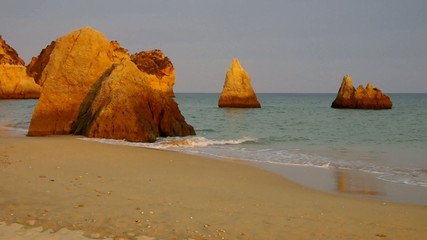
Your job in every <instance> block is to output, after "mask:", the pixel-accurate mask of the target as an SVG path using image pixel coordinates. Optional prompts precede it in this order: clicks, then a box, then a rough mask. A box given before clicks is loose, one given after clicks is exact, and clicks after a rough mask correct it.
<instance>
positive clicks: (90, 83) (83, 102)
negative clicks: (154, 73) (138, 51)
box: [28, 27, 194, 142]
mask: <svg viewBox="0 0 427 240" xmlns="http://www.w3.org/2000/svg"><path fill="white" fill-rule="evenodd" d="M50 46H52V44H51V45H50ZM50 46H48V48H47V49H49V50H46V51H45V52H46V54H44V55H43V54H41V55H43V56H39V58H38V59H44V60H40V61H42V64H39V65H40V66H42V68H35V69H36V70H35V71H34V72H36V73H37V74H39V75H40V76H39V82H40V83H41V85H42V86H43V92H42V94H41V96H40V99H39V102H38V104H37V105H36V107H35V110H34V112H33V116H32V119H31V123H30V127H29V131H28V135H29V136H40V135H52V134H83V135H85V136H88V137H98V138H113V139H125V140H128V141H148V142H150V141H154V140H155V138H156V137H160V136H177V135H178V136H184V135H192V134H194V129H193V127H191V126H190V125H188V124H187V123H186V122H185V119H184V117H183V116H182V115H181V113H180V111H179V109H178V106H177V104H176V103H175V101H174V100H173V99H172V98H170V97H168V96H166V95H165V94H162V93H160V92H159V91H158V90H155V89H153V88H152V87H151V85H150V84H149V83H148V80H147V78H148V77H147V74H146V73H143V72H141V71H139V70H138V68H137V66H136V65H135V64H134V63H133V62H132V61H131V60H130V56H129V54H128V52H127V50H125V49H123V48H121V47H120V45H119V44H118V43H117V42H115V41H112V42H110V41H108V40H107V39H106V38H105V36H104V35H103V34H102V33H100V32H98V31H96V30H94V29H92V28H90V27H85V28H82V29H80V30H77V31H74V32H71V33H70V34H67V35H64V36H62V37H60V38H58V39H57V40H56V41H55V42H54V44H53V47H50ZM51 48H53V49H51ZM42 52H43V51H42ZM46 59H47V62H45V61H46ZM37 61H38V60H37V59H36V60H35V61H34V62H37ZM171 109H173V110H171Z"/></svg>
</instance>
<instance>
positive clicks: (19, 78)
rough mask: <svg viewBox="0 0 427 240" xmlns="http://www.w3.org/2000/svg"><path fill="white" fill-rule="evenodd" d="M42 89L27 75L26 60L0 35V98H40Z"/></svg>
mask: <svg viewBox="0 0 427 240" xmlns="http://www.w3.org/2000/svg"><path fill="white" fill-rule="evenodd" d="M40 91H41V88H40V86H39V85H37V84H36V83H35V82H34V79H33V78H32V77H30V76H28V75H27V69H26V67H25V65H24V60H22V59H21V58H20V57H19V56H18V53H17V52H16V51H15V49H13V48H12V47H10V46H9V45H8V44H7V43H6V41H4V40H3V38H2V37H1V36H0V99H26V98H39V96H40Z"/></svg>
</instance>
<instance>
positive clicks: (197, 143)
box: [158, 137, 257, 147]
mask: <svg viewBox="0 0 427 240" xmlns="http://www.w3.org/2000/svg"><path fill="white" fill-rule="evenodd" d="M256 141H257V139H255V138H250V137H243V138H240V139H230V140H211V139H207V138H204V137H188V138H163V139H160V140H159V142H158V143H159V144H160V145H162V146H165V147H208V146H212V145H237V144H242V143H249V142H256Z"/></svg>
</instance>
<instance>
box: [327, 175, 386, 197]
mask: <svg viewBox="0 0 427 240" xmlns="http://www.w3.org/2000/svg"><path fill="white" fill-rule="evenodd" d="M335 177H336V186H337V191H338V192H343V193H353V194H361V195H371V196H376V195H381V192H380V191H379V190H378V186H377V185H376V183H375V179H372V177H370V176H367V175H366V174H363V173H358V172H355V171H348V170H345V169H337V170H336V171H335Z"/></svg>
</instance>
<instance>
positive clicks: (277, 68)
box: [0, 0, 427, 93]
mask: <svg viewBox="0 0 427 240" xmlns="http://www.w3.org/2000/svg"><path fill="white" fill-rule="evenodd" d="M426 12H427V1H425V0H419V1H417V0H410V1H401V0H398V1H395V0H358V1H343V0H335V1H332V0H322V1H320V0H318V1H314V0H313V1H301V0H300V1H298V0H295V1H286V0H277V1H273V0H264V1H259V0H258V1H255V0H254V1H251V0H247V1H244V0H211V1H208V0H206V1H204V0H179V1H178V0H175V1H174V0H169V1H166V0H155V1H154V0H152V1H142V0H139V1H138V0H134V1H130V0H126V1H109V0H73V1H62V0H45V1H42V0H40V1H36V0H27V1H21V0H6V1H4V0H2V2H1V4H0V34H1V35H2V36H3V38H5V40H6V41H7V43H8V44H10V45H11V46H12V47H13V48H15V49H16V50H17V51H18V53H19V54H20V56H21V57H22V58H23V59H24V60H25V61H26V63H28V62H29V60H30V59H31V57H32V56H36V55H38V54H39V53H40V51H41V50H42V49H43V48H44V47H46V45H48V44H49V43H50V42H51V41H52V40H55V39H56V38H58V37H59V36H61V35H63V34H66V33H68V32H70V31H72V30H75V29H79V28H81V27H83V26H92V27H93V28H95V29H97V30H99V31H101V32H102V33H104V34H105V35H106V37H107V38H108V39H110V40H117V41H118V42H119V43H120V44H121V45H122V47H124V48H127V49H128V50H129V52H130V53H135V52H139V51H141V50H149V49H156V48H157V49H161V50H163V51H164V52H165V54H166V55H167V56H168V57H170V59H171V60H172V62H173V64H174V66H175V71H176V77H177V83H176V85H175V87H174V89H175V92H220V91H221V89H222V86H223V83H224V78H225V73H226V71H227V69H228V67H229V65H230V63H231V60H232V58H233V57H237V58H239V60H240V62H241V64H242V66H243V67H244V68H245V69H246V71H247V72H248V73H249V75H250V76H251V79H252V85H253V87H254V90H255V92H259V93H261V92H296V93H300V92H332V93H335V92H337V91H338V88H339V85H340V84H341V80H342V77H343V76H344V75H345V74H347V73H348V74H350V75H351V76H352V78H353V83H354V85H359V84H364V85H365V84H366V83H367V82H368V81H370V82H372V83H373V84H374V86H377V87H379V88H380V89H382V90H383V91H384V92H424V93H426V92H427V13H426ZM356 87H357V86H356Z"/></svg>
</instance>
